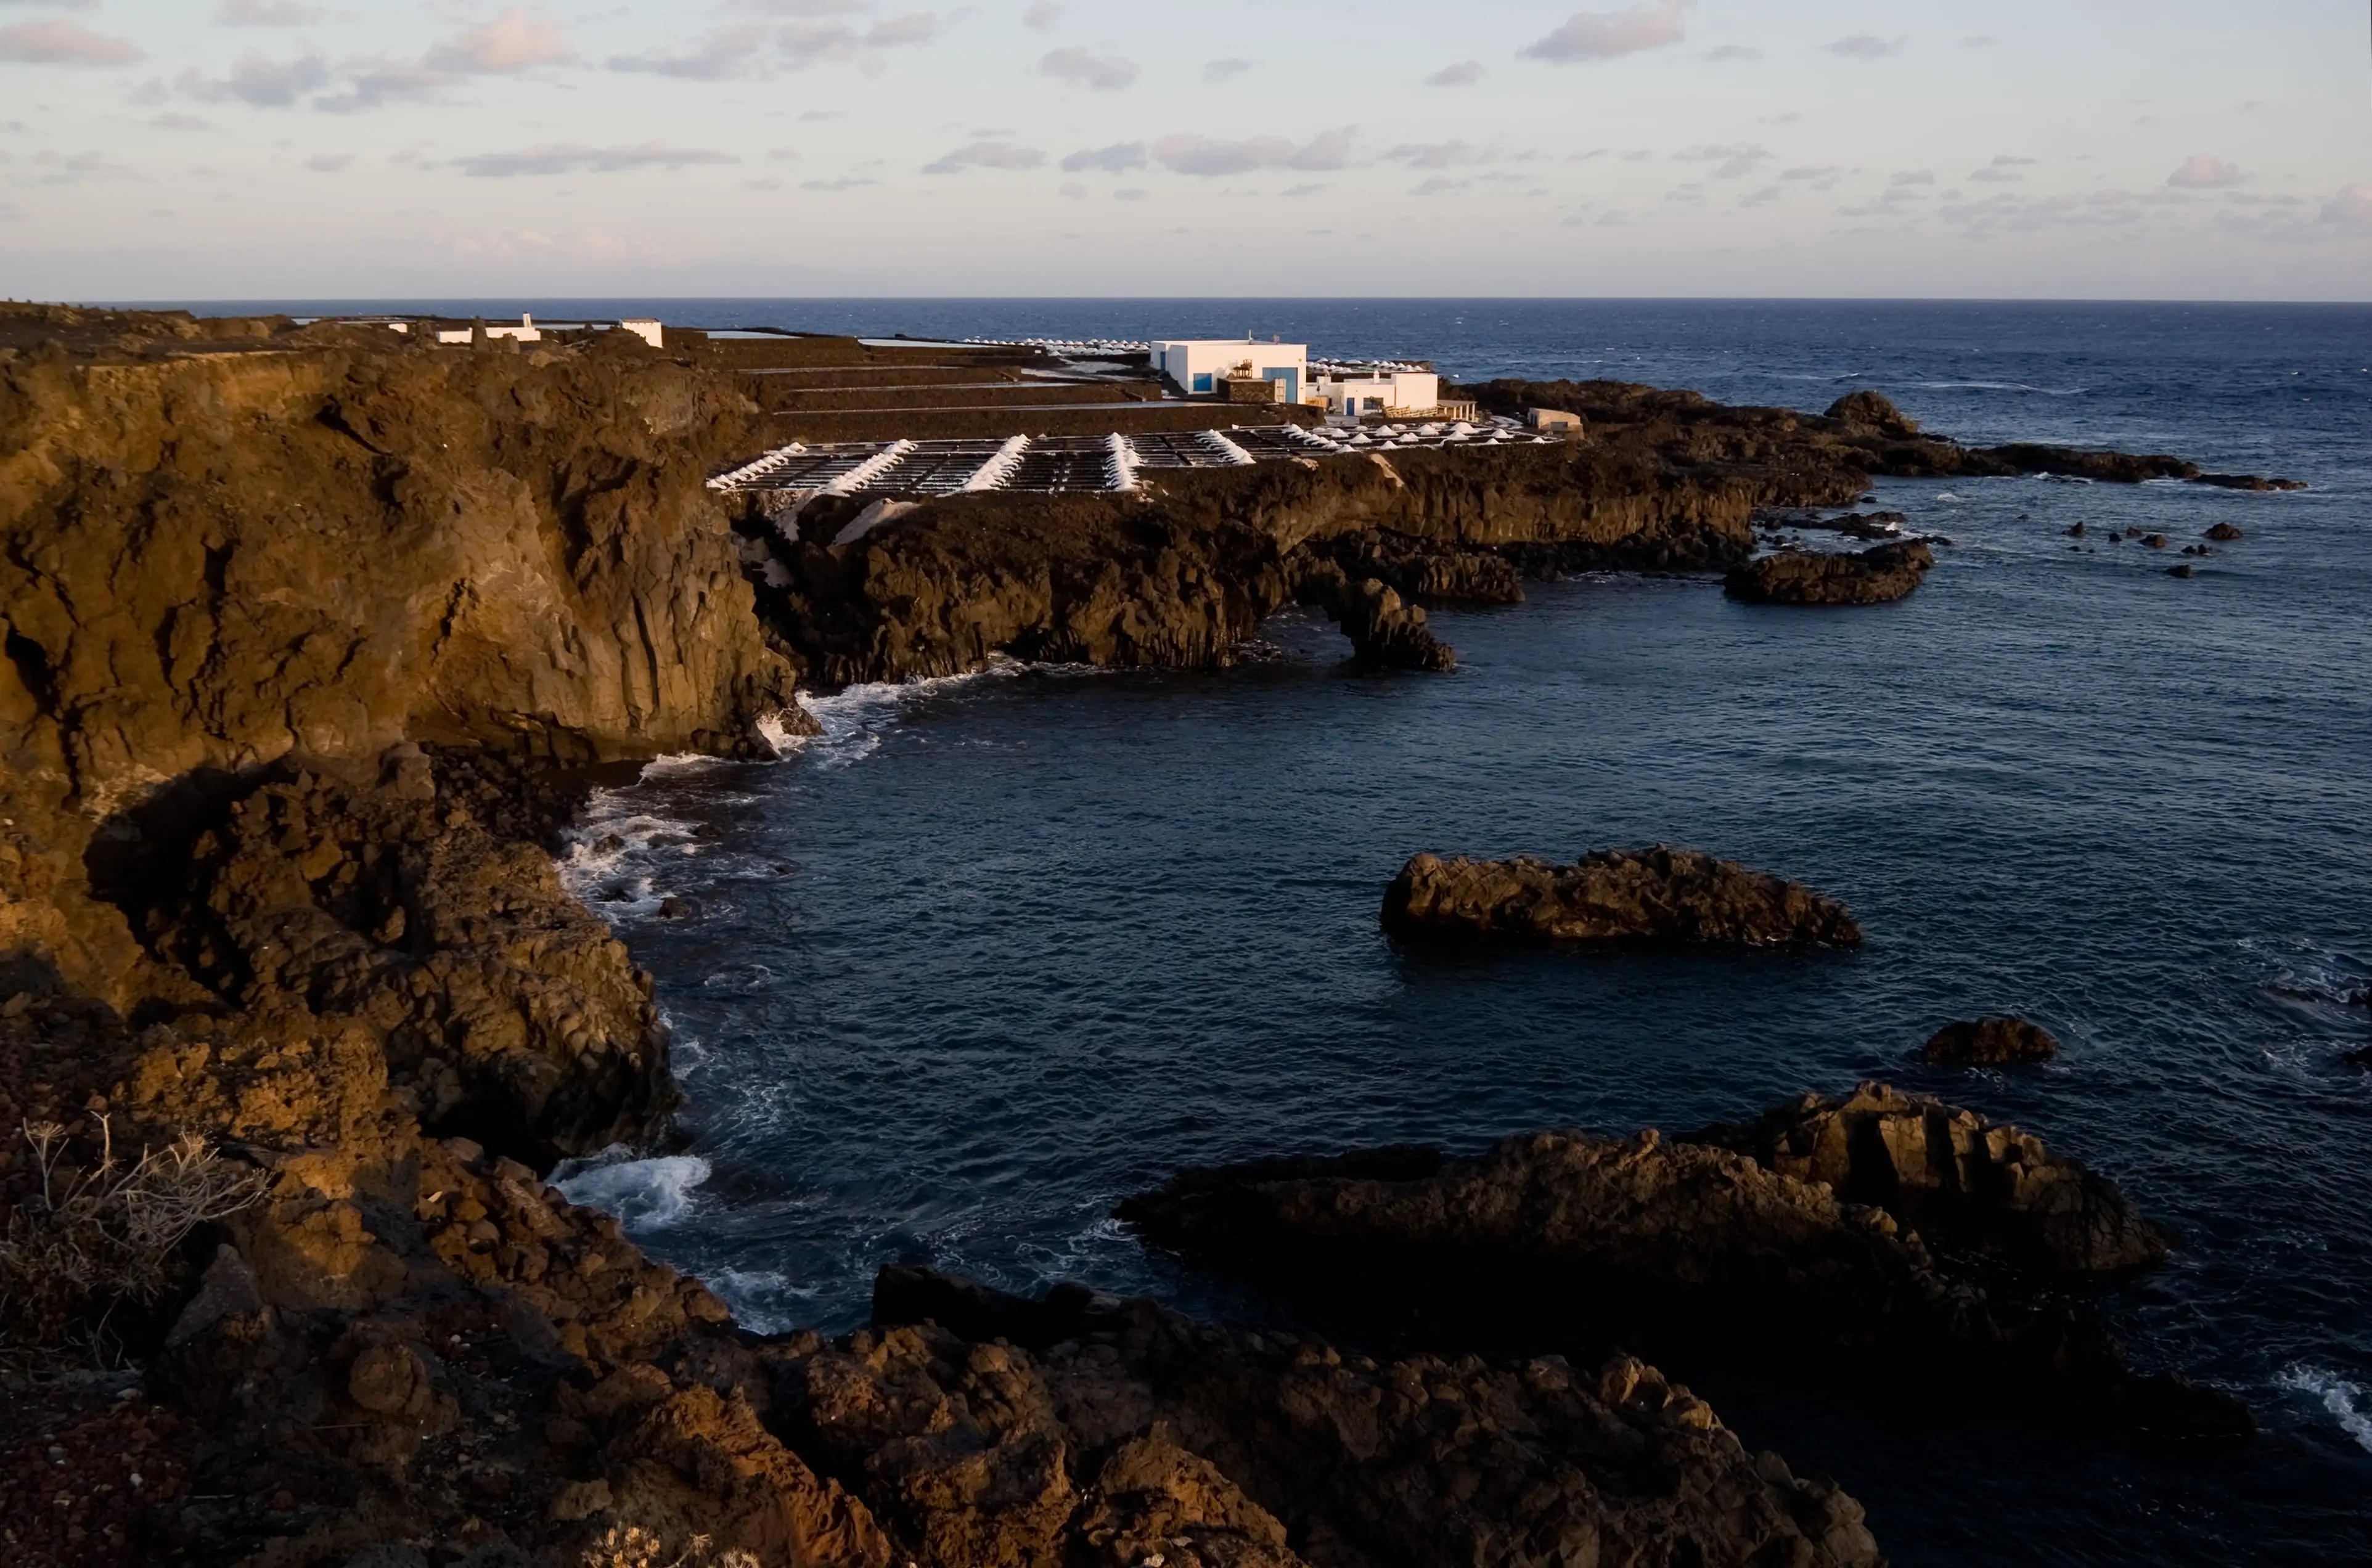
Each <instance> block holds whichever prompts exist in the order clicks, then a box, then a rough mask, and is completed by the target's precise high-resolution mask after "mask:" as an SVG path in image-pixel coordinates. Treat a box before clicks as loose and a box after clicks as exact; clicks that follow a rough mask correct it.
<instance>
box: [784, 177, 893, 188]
mask: <svg viewBox="0 0 2372 1568" xmlns="http://www.w3.org/2000/svg"><path fill="white" fill-rule="evenodd" d="M875 183H878V182H877V181H875V180H859V179H855V178H854V177H853V176H848V175H843V176H842V177H841V178H840V179H838V180H800V181H799V189H800V190H802V191H854V190H855V189H856V188H857V187H858V186H860V185H872V184H875Z"/></svg>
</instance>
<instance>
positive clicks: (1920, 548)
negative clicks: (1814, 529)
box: [1722, 540, 1936, 604]
mask: <svg viewBox="0 0 2372 1568" xmlns="http://www.w3.org/2000/svg"><path fill="white" fill-rule="evenodd" d="M1935 565H1936V556H1935V552H1932V551H1930V550H1929V549H1928V548H1927V546H1926V545H1925V544H1924V543H1923V542H1921V541H1919V540H1905V541H1903V542H1902V543H1901V544H1881V545H1878V546H1877V547H1876V548H1874V549H1870V550H1864V551H1859V552H1854V553H1851V554H1827V553H1822V552H1813V551H1806V550H1788V551H1781V552H1775V553H1773V554H1770V555H1761V556H1757V557H1756V558H1755V559H1753V560H1752V561H1749V562H1745V563H1740V564H1739V565H1737V566H1733V567H1731V568H1730V571H1729V575H1728V576H1727V578H1726V579H1724V581H1723V584H1722V587H1723V589H1724V590H1725V591H1726V592H1727V593H1728V595H1729V596H1730V597H1731V598H1741V599H1744V600H1746V601H1747V602H1748V603H1749V604H1885V603H1888V602H1889V601H1890V600H1893V599H1898V598H1902V597H1903V596H1904V595H1906V594H1908V593H1910V592H1911V590H1912V589H1913V588H1915V587H1918V586H1919V585H1920V584H1921V583H1922V582H1924V581H1925V580H1926V577H1927V574H1928V573H1929V572H1930V571H1932V570H1934V569H1935Z"/></svg>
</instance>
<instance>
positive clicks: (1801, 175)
mask: <svg viewBox="0 0 2372 1568" xmlns="http://www.w3.org/2000/svg"><path fill="white" fill-rule="evenodd" d="M1844 172H1845V171H1844V170H1843V169H1842V168H1838V167H1837V166H1836V165H1834V164H1823V165H1821V166H1820V167H1819V168H1791V169H1787V170H1785V172H1783V173H1782V174H1781V175H1780V176H1779V178H1780V179H1782V180H1808V181H1809V182H1810V184H1811V187H1812V189H1813V190H1815V191H1827V190H1831V189H1833V188H1834V187H1835V185H1836V182H1837V181H1838V180H1842V179H1843V178H1844Z"/></svg>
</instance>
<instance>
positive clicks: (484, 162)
mask: <svg viewBox="0 0 2372 1568" xmlns="http://www.w3.org/2000/svg"><path fill="white" fill-rule="evenodd" d="M740 161H741V160H740V159H739V158H738V157H734V156H733V155H732V154H731V153H720V152H712V151H710V150H708V149H706V148H703V147H673V146H669V145H667V144H666V143H664V142H644V143H641V144H639V145H635V146H631V147H588V146H586V145H584V144H583V143H581V142H546V143H544V144H543V145H541V146H534V147H529V148H527V149H525V150H524V151H521V152H515V153H475V154H472V155H471V156H470V157H457V158H455V159H454V160H453V167H454V168H458V169H459V170H460V171H461V172H462V173H464V174H467V175H470V176H471V177H472V178H474V179H479V180H510V179H515V178H517V177H518V176H521V175H548V174H618V173H623V172H625V171H627V170H631V169H637V168H687V167H689V166H691V165H692V164H701V163H739V162H740Z"/></svg>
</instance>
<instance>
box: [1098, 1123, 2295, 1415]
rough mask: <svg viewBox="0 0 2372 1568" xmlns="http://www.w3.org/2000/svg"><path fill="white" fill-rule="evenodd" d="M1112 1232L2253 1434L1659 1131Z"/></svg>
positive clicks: (1231, 1198) (2080, 1326)
mask: <svg viewBox="0 0 2372 1568" xmlns="http://www.w3.org/2000/svg"><path fill="white" fill-rule="evenodd" d="M2021 1164H2022V1162H2021ZM1119 1214H1120V1215H1121V1217H1122V1219H1124V1220H1126V1221H1128V1222H1130V1223H1131V1224H1133V1225H1135V1226H1136V1227H1137V1228H1138V1229H1139V1230H1140V1231H1142V1232H1143V1233H1144V1234H1145V1237H1147V1238H1148V1239H1149V1240H1152V1241H1154V1242H1157V1243H1159V1244H1161V1245H1164V1246H1168V1247H1172V1248H1175V1249H1180V1250H1181V1251H1185V1252H1187V1253H1189V1254H1192V1255H1195V1256H1200V1257H1203V1258H1207V1259H1210V1260H1215V1261H1218V1262H1221V1263H1224V1264H1226V1265H1227V1266H1229V1267H1232V1268H1237V1269H1240V1270H1244V1271H1247V1272H1250V1273H1252V1274H1254V1275H1256V1276H1258V1277H1262V1278H1264V1279H1271V1280H1276V1281H1281V1282H1284V1283H1288V1284H1292V1285H1295V1286H1297V1287H1301V1288H1305V1289H1308V1290H1312V1291H1315V1292H1320V1293H1322V1294H1325V1295H1327V1296H1328V1297H1329V1298H1330V1299H1340V1300H1343V1301H1344V1302H1345V1303H1355V1304H1357V1306H1358V1307H1359V1308H1361V1309H1364V1310H1367V1311H1377V1310H1384V1311H1394V1312H1397V1311H1401V1310H1405V1309H1412V1308H1413V1309H1416V1310H1421V1311H1427V1312H1433V1313H1436V1314H1438V1315H1439V1316H1441V1317H1444V1318H1448V1320H1450V1321H1452V1322H1454V1323H1458V1324H1460V1325H1466V1326H1471V1328H1472V1329H1473V1330H1475V1331H1478V1332H1483V1333H1488V1334H1492V1335H1494V1336H1502V1337H1504V1336H1506V1335H1511V1334H1512V1335H1526V1334H1531V1335H1542V1336H1546V1337H1548V1338H1549V1339H1550V1340H1552V1341H1553V1342H1559V1343H1567V1342H1574V1341H1575V1340H1576V1337H1578V1338H1579V1339H1580V1340H1581V1341H1583V1342H1598V1343H1602V1342H1605V1340H1606V1338H1607V1337H1608V1336H1610V1335H1620V1336H1626V1337H1627V1336H1631V1335H1644V1336H1647V1337H1649V1338H1651V1339H1659V1340H1661V1341H1663V1342H1666V1343H1681V1344H1699V1345H1705V1346H1718V1347H1720V1348H1721V1350H1722V1351H1723V1352H1725V1353H1737V1352H1739V1351H1750V1352H1753V1353H1757V1354H1760V1355H1763V1356H1766V1357H1769V1358H1771V1359H1773V1360H1774V1361H1777V1362H1780V1363H1784V1364H1790V1365H1794V1364H1800V1363H1801V1362H1802V1360H1803V1359H1804V1357H1805V1356H1806V1355H1807V1354H1808V1353H1810V1354H1813V1355H1816V1356H1819V1357H1820V1358H1822V1359H1823V1361H1824V1362H1827V1361H1829V1360H1831V1359H1833V1360H1834V1364H1835V1365H1839V1366H1841V1367H1844V1366H1850V1367H1852V1368H1854V1369H1855V1371H1856V1372H1857V1373H1858V1374H1859V1375H1861V1376H1865V1377H1867V1378H1870V1379H1872V1380H1873V1381H1875V1382H1878V1383H1880V1384H1885V1385H1889V1386H1896V1387H1900V1386H1901V1383H1902V1380H1904V1379H1908V1380H1910V1381H1911V1382H1912V1383H1915V1384H1917V1385H1918V1386H1921V1387H1923V1388H1924V1387H1929V1386H1941V1387H1948V1388H1959V1389H1965V1390H1967V1391H1969V1392H1970V1393H1971V1394H1974V1393H1978V1392H1987V1393H1992V1392H1998V1391H2001V1390H2004V1389H2015V1390H2017V1396H2018V1397H2019V1398H2021V1399H2024V1400H2030V1401H2032V1404H2033V1407H2034V1408H2040V1409H2046V1410H2051V1411H2058V1412H2061V1413H2064V1414H2066V1415H2069V1416H2071V1417H2076V1418H2079V1419H2087V1420H2101V1421H2109V1422H2116V1423H2132V1424H2136V1425H2142V1426H2146V1427H2150V1428H2153V1429H2157V1430H2162V1431H2168V1432H2171V1433H2178V1434H2186V1435H2190V1434H2196V1435H2210V1434H2233V1433H2245V1432H2247V1431H2249V1430H2250V1421H2249V1418H2248V1415H2247V1413H2246V1411H2243V1410H2242V1409H2241V1408H2240V1407H2239V1406H2238V1405H2237V1404H2236V1403H2235V1402H2234V1401H2232V1400H2229V1399H2227V1398H2226V1397H2225V1396H2222V1395H2220V1394H2215V1393H2214V1392H2212V1391H2209V1390H2205V1389H2202V1388H2196V1387H2194V1386H2192V1385H2191V1384H2189V1383H2187V1382H2184V1381H2183V1380H2181V1379H2180V1378H2176V1377H2171V1376H2155V1377H2136V1376H2134V1375H2133V1374H2131V1373H2129V1372H2128V1371H2127V1370H2126V1368H2125V1365H2124V1361H2123V1354H2122V1349H2121V1347H2120V1346H2119V1345H2118V1344H2117V1342H2116V1341H2115V1340H2114V1339H2113V1338H2112V1337H2111V1336H2110V1334H2109V1333H2108V1332H2107V1330H2105V1329H2104V1328H2103V1327H2101V1325H2100V1324H2099V1321H2098V1319H2097V1318H2094V1317H2092V1316H2090V1315H2089V1314H2087V1313H2086V1312H2083V1311H2081V1310H2080V1309H2077V1308H2076V1307H2072V1306H2070V1305H2067V1304H2064V1303H2052V1302H2048V1301H2041V1300H2035V1299H2029V1297H2028V1295H2026V1294H2025V1293H2024V1292H2023V1291H2021V1290H2019V1289H2018V1288H2017V1286H2016V1282H2015V1281H2013V1282H2011V1283H2008V1284H2005V1285H2003V1286H2001V1287H2000V1288H1994V1287H1993V1286H1991V1285H1989V1284H1988V1283H1984V1275H1983V1273H1982V1272H1977V1271H1971V1270H1968V1269H1964V1268H1962V1267H1960V1266H1959V1265H1957V1264H1955V1263H1954V1262H1952V1261H1950V1260H1948V1259H1939V1257H1938V1256H1937V1255H1936V1254H1934V1253H1931V1252H1930V1250H1929V1249H1928V1248H1927V1246H1926V1245H1925V1244H1924V1242H1923V1241H1922V1240H1921V1238H1920V1237H1918V1236H1916V1235H1914V1234H1912V1233H1911V1232H1909V1231H1908V1230H1906V1228H1905V1227H1904V1225H1903V1224H1902V1222H1901V1221H1900V1220H1899V1219H1898V1218H1897V1217H1896V1216H1895V1215H1894V1214H1891V1213H1890V1212H1889V1211H1888V1210H1885V1209H1881V1208H1876V1207H1871V1206H1868V1205H1865V1204H1862V1203H1857V1202H1850V1201H1848V1200H1846V1199H1844V1198H1843V1197H1841V1196H1839V1195H1838V1193H1837V1192H1836V1191H1834V1190H1833V1189H1832V1188H1831V1187H1830V1186H1828V1185H1825V1184H1822V1183H1819V1182H1815V1181H1811V1180H1807V1179H1799V1178H1797V1177H1794V1176H1789V1175H1785V1174H1782V1173H1780V1172H1777V1171H1773V1170H1771V1169H1768V1168H1766V1167H1764V1166H1762V1164H1760V1163H1759V1162H1758V1161H1756V1160H1755V1159H1753V1158H1751V1157H1750V1156H1746V1155H1744V1154H1740V1153H1738V1152H1735V1151H1733V1150H1730V1149H1727V1148H1721V1147H1716V1146H1713V1145H1708V1144H1688V1143H1676V1144H1668V1143H1666V1142H1664V1141H1663V1140H1662V1139H1661V1138H1660V1137H1659V1136H1658V1135H1657V1133H1656V1132H1654V1131H1653V1130H1649V1131H1647V1132H1642V1133H1640V1134H1638V1135H1637V1136H1635V1137H1633V1138H1629V1139H1622V1140H1616V1139H1610V1138H1594V1137H1589V1136H1587V1135H1585V1134H1582V1133H1577V1132H1533V1133H1525V1134H1520V1135H1517V1136H1515V1137H1510V1138H1506V1139H1504V1140H1502V1141H1501V1142H1500V1143H1498V1144H1494V1146H1493V1147H1492V1148H1491V1149H1490V1150H1489V1151H1488V1152H1487V1153H1485V1154H1483V1155H1482V1156H1477V1157H1475V1158H1471V1159H1452V1158H1449V1157H1447V1156H1442V1155H1440V1154H1438V1153H1436V1152H1434V1151H1429V1150H1412V1149H1389V1150H1379V1151H1375V1152H1374V1153H1373V1154H1370V1155H1351V1156H1341V1157H1340V1158H1337V1159H1331V1160H1329V1159H1298V1160H1272V1161H1261V1162H1254V1163H1251V1164H1248V1165H1241V1166H1231V1167H1216V1168H1211V1169H1200V1170H1189V1171H1185V1172H1182V1173H1180V1175H1179V1176H1177V1177H1175V1178H1173V1179H1171V1180H1170V1181H1169V1183H1168V1184H1167V1185H1166V1186H1164V1187H1162V1188H1161V1189H1160V1190H1158V1191H1155V1192H1151V1193H1147V1194H1145V1195H1144V1196H1142V1197H1137V1198H1132V1199H1130V1200H1128V1201H1127V1202H1124V1203H1123V1204H1122V1205H1121V1208H1120V1210H1119ZM1437 1331H1438V1330H1437Z"/></svg>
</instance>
